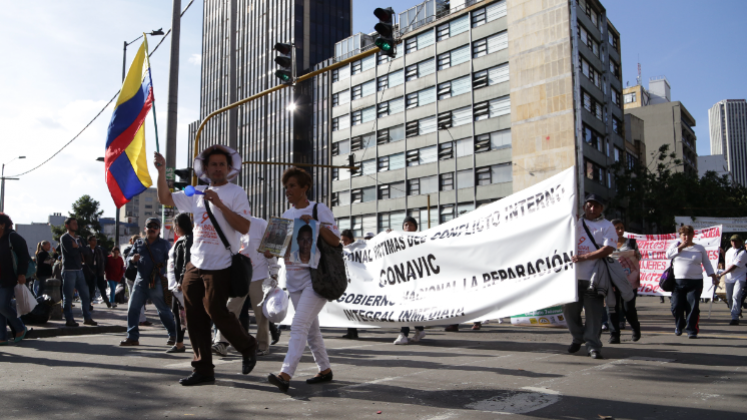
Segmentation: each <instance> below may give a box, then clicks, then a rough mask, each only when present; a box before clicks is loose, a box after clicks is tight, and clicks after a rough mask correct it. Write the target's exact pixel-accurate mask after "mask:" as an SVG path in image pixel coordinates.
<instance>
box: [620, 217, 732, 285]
mask: <svg viewBox="0 0 747 420" xmlns="http://www.w3.org/2000/svg"><path fill="white" fill-rule="evenodd" d="M625 237H626V238H633V239H635V240H636V243H637V244H638V249H639V250H640V251H641V256H642V258H641V262H640V268H641V287H639V288H638V294H639V295H649V296H670V295H671V293H670V292H665V291H663V290H660V289H659V279H660V278H661V275H662V273H664V271H665V270H666V269H667V268H668V267H669V261H670V260H668V259H667V256H666V252H667V249H669V247H671V246H672V245H674V244H675V243H676V242H679V240H680V236H679V234H677V233H668V234H663V235H640V234H637V233H630V232H625ZM693 242H694V243H696V244H700V245H703V247H705V249H706V251H708V259H709V260H710V261H711V265H712V266H713V269H714V270H716V269H717V267H718V248H719V246H720V245H721V226H710V227H708V228H705V229H695V237H694V238H693ZM703 280H704V287H703V292H702V293H701V297H704V298H705V297H707V298H710V297H711V294H713V289H710V290H709V286H710V284H711V279H710V277H708V275H707V274H706V273H705V271H704V272H703Z"/></svg>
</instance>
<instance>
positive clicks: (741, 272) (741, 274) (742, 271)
mask: <svg viewBox="0 0 747 420" xmlns="http://www.w3.org/2000/svg"><path fill="white" fill-rule="evenodd" d="M737 252H739V255H737ZM724 261H725V263H726V268H729V266H732V265H735V266H736V267H737V268H735V269H734V270H733V271H732V272H731V273H728V274H727V275H726V279H724V282H726V283H736V282H737V281H745V277H747V251H745V250H744V248H739V249H736V248H734V247H731V248H729V250H728V251H726V258H725V259H724Z"/></svg>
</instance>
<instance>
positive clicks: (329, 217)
mask: <svg viewBox="0 0 747 420" xmlns="http://www.w3.org/2000/svg"><path fill="white" fill-rule="evenodd" d="M314 205H316V213H317V214H316V216H317V219H318V222H319V224H320V225H321V226H324V227H326V228H327V229H329V230H330V231H332V233H334V234H335V236H337V237H338V238H339V237H340V230H339V229H338V228H337V223H335V216H334V214H332V210H330V209H329V207H327V206H325V205H324V204H322V203H319V204H317V203H315V202H313V201H309V205H308V206H306V207H304V208H302V209H297V208H295V207H291V208H289V209H288V210H286V211H285V213H283V219H300V218H301V216H303V215H304V214H308V215H309V216H313V215H314ZM320 232H321V230H320ZM318 240H319V241H323V240H324V239H323V238H322V235H319V238H318ZM288 249H289V250H290V247H288ZM288 255H290V252H289V253H288ZM320 257H321V255H320V253H319V252H318V251H317V252H315V253H314V257H313V258H312V259H311V261H309V263H308V264H293V263H291V262H290V259H289V258H285V261H284V262H285V283H286V287H287V288H288V291H289V292H298V291H301V290H303V289H305V288H306V287H311V270H310V268H316V267H317V265H318V264H319V258H320Z"/></svg>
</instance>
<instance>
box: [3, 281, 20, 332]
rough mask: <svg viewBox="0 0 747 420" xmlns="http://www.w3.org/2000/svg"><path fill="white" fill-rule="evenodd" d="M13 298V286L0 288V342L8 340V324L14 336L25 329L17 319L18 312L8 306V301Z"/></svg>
mask: <svg viewBox="0 0 747 420" xmlns="http://www.w3.org/2000/svg"><path fill="white" fill-rule="evenodd" d="M14 296H15V286H10V287H0V341H7V340H8V330H7V328H6V325H7V324H10V326H11V328H13V331H15V332H16V334H17V333H20V332H23V331H24V330H25V329H26V327H25V326H24V325H23V321H21V318H19V317H18V312H16V310H15V308H14V307H12V306H10V300H11V299H13V297H14ZM13 338H15V337H13Z"/></svg>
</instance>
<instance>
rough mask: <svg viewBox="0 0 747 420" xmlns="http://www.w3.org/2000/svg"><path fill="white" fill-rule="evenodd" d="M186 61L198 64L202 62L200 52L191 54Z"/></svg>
mask: <svg viewBox="0 0 747 420" xmlns="http://www.w3.org/2000/svg"><path fill="white" fill-rule="evenodd" d="M187 61H189V63H190V64H194V65H195V66H199V65H200V63H202V54H192V55H191V56H190V57H189V60H187Z"/></svg>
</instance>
